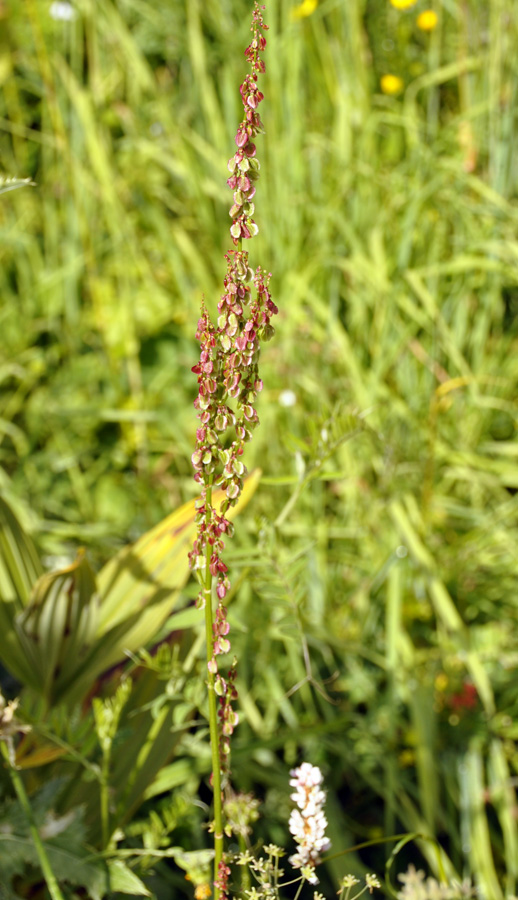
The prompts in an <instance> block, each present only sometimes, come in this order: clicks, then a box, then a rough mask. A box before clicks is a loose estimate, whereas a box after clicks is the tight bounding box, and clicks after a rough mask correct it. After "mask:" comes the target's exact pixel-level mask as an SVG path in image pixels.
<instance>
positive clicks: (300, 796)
mask: <svg viewBox="0 0 518 900" xmlns="http://www.w3.org/2000/svg"><path fill="white" fill-rule="evenodd" d="M290 775H291V776H292V777H291V779H290V785H291V786H292V787H294V788H295V791H294V792H293V794H291V799H292V800H293V801H294V802H295V803H296V804H297V807H298V809H294V810H293V811H292V813H291V816H290V821H289V829H290V831H291V833H292V835H293V837H294V838H295V841H296V843H297V845H298V849H297V852H296V853H295V854H294V855H293V856H290V858H289V860H290V863H291V865H292V866H294V867H295V868H297V869H302V868H305V867H307V866H315V865H316V864H317V863H319V862H320V853H322V852H323V851H325V850H328V849H329V847H330V846H331V842H330V840H329V839H328V838H326V836H325V830H326V828H327V819H326V817H325V814H324V809H323V807H324V802H325V799H326V795H325V792H324V791H323V790H322V788H321V787H320V785H321V784H322V781H323V777H322V772H321V771H320V769H319V768H318V766H312V765H311V763H306V762H305V763H302V765H301V766H299V767H298V769H292V771H291V772H290ZM308 881H310V882H311V883H312V884H316V883H317V879H316V878H308Z"/></svg>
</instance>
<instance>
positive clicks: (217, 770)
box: [203, 487, 223, 900]
mask: <svg viewBox="0 0 518 900" xmlns="http://www.w3.org/2000/svg"><path fill="white" fill-rule="evenodd" d="M211 505H212V488H211V487H207V497H206V503H205V506H206V509H207V520H208V521H209V520H210V509H211ZM210 557H211V546H210V544H209V543H208V542H207V549H206V551H205V588H204V591H203V593H204V597H205V643H206V648H207V662H208V663H209V662H210V661H211V659H212V655H213V634H212V574H211V571H210ZM214 681H215V678H214V673H213V672H211V671H210V669H209V670H208V683H207V684H208V690H209V726H210V747H211V753H212V790H213V793H214V881H215V882H217V880H218V874H219V864H220V862H221V860H222V859H223V807H222V801H221V763H220V758H219V729H218V710H217V703H216V691H215V689H214ZM219 893H220V892H219V890H218V888H217V887H215V889H214V898H215V900H218V898H219Z"/></svg>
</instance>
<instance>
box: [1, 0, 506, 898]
mask: <svg viewBox="0 0 518 900" xmlns="http://www.w3.org/2000/svg"><path fill="white" fill-rule="evenodd" d="M270 7H271V8H270ZM403 7H408V8H403ZM77 8H78V10H79V15H78V16H77V17H76V19H75V20H74V21H73V22H63V21H55V20H52V19H51V18H50V17H49V15H48V4H47V3H44V2H42V0H30V2H21V0H14V2H12V3H10V4H9V9H8V12H7V13H6V14H4V15H5V18H4V22H3V24H4V25H5V27H6V29H7V34H8V37H9V43H8V47H9V49H8V50H7V51H6V52H5V55H4V57H3V58H4V63H3V66H4V68H3V69H1V70H0V77H1V78H2V79H3V81H2V96H1V100H0V103H1V106H0V128H1V129H2V132H3V138H2V141H1V142H0V163H1V167H2V170H3V171H4V172H5V173H6V175H10V176H15V177H19V178H25V177H29V178H32V179H33V180H34V181H35V182H36V187H35V188H26V189H25V188H24V189H22V190H18V191H16V192H13V193H8V194H6V195H5V196H2V198H1V201H2V202H1V204H0V232H1V246H2V266H1V267H0V273H1V274H0V278H1V282H0V284H1V291H2V305H1V308H0V322H1V323H2V354H1V357H0V378H1V382H0V386H1V393H0V441H1V442H0V463H1V465H2V470H1V476H0V477H1V486H2V489H3V491H5V493H6V494H7V495H8V496H9V497H10V498H12V499H14V500H15V502H16V503H18V504H19V506H20V507H22V508H25V509H26V513H27V514H28V515H30V517H31V518H32V523H33V526H34V527H35V528H36V530H37V531H38V532H39V535H40V538H41V541H42V543H43V544H44V546H45V548H46V549H47V551H48V552H49V553H50V554H52V553H61V552H63V549H64V548H65V549H67V548H68V547H70V545H71V544H77V543H79V542H80V543H82V544H87V545H89V546H91V548H92V552H93V553H94V554H95V555H96V556H97V557H98V558H102V559H104V558H106V557H107V556H108V552H107V547H108V545H109V544H112V543H114V542H117V541H120V540H122V539H123V538H124V537H126V536H127V535H130V536H135V535H136V534H138V533H140V532H142V531H143V530H144V529H145V528H146V527H148V526H149V525H151V524H152V523H154V522H156V521H158V519H159V518H160V517H161V516H162V515H164V514H165V513H166V512H167V511H169V509H170V508H171V507H172V506H174V505H177V504H178V503H179V502H180V501H181V500H183V499H186V498H187V497H189V496H192V495H193V493H194V485H193V484H192V481H191V468H190V462H189V459H190V454H191V452H192V443H193V436H194V431H195V417H194V413H193V411H192V409H191V403H192V399H193V398H194V394H195V384H194V381H193V377H192V376H191V373H190V367H191V365H192V364H193V363H194V362H195V357H196V347H195V343H194V340H193V335H194V331H195V325H196V320H197V317H198V310H199V303H200V298H201V296H202V295H203V294H204V295H205V297H206V298H207V302H208V304H209V305H212V306H213V307H214V306H215V303H216V300H217V297H218V295H219V292H220V283H221V278H222V271H221V267H220V262H219V261H220V259H221V251H222V250H223V249H225V248H224V246H223V237H222V236H223V235H224V234H225V233H226V232H227V231H228V225H229V221H230V220H229V218H228V200H227V198H226V189H225V178H226V161H227V158H228V157H229V156H230V155H231V153H232V140H233V129H235V122H236V116H237V104H236V98H235V90H236V86H237V85H238V84H239V77H240V73H239V71H238V65H239V55H240V52H241V51H240V49H239V50H237V48H241V47H242V46H244V38H246V37H247V15H246V14H245V11H246V10H247V9H248V4H247V3H245V2H238V0H233V2H231V0H226V2H221V3H220V2H206V3H201V2H200V0H188V2H187V0H186V2H185V3H180V2H174V0H170V2H164V3H161V4H156V5H155V4H149V3H139V2H137V0H120V2H118V3H116V4H115V3H111V2H108V0H97V2H95V3H94V2H93V0H82V2H81V3H78V4H77ZM427 11H428V12H430V11H431V12H433V13H434V14H435V15H436V17H437V21H436V25H435V27H434V28H433V29H430V30H429V31H426V30H423V24H422V23H423V21H426V20H423V18H422V17H423V16H424V15H425V13H426V12H427ZM266 15H267V20H268V21H269V22H270V26H271V28H270V33H269V43H268V51H267V53H268V54H269V59H268V69H267V76H266V83H267V86H266V88H265V93H266V92H267V94H268V98H269V99H268V108H267V109H266V110H265V113H264V124H265V128H266V136H265V139H264V147H265V150H264V153H263V154H262V161H263V167H264V178H263V179H262V182H261V196H260V198H258V203H257V209H256V213H257V215H256V219H257V222H258V224H259V228H260V235H259V237H258V239H257V240H258V242H259V246H258V250H257V254H258V256H259V257H260V258H264V259H269V260H271V261H272V262H271V268H272V272H273V273H274V276H273V279H272V289H273V293H274V297H275V300H276V302H277V303H278V305H279V307H280V310H281V316H280V322H279V324H278V326H277V341H276V343H275V345H274V344H273V343H272V345H271V347H270V346H269V347H268V349H267V352H266V353H265V355H264V366H265V376H264V380H265V383H266V384H267V385H268V386H269V387H268V390H267V391H266V392H265V396H263V397H262V400H261V406H260V409H259V414H260V417H261V419H262V427H261V428H260V429H259V430H258V432H257V440H256V446H255V449H253V448H252V457H253V459H251V462H255V463H256V464H260V465H261V467H262V469H263V472H264V476H265V477H264V484H263V486H262V488H261V489H260V491H259V492H258V495H257V497H256V499H255V500H254V504H253V513H252V515H251V517H250V518H249V522H248V531H247V532H246V533H242V534H241V546H240V549H239V550H237V549H236V551H235V565H236V566H238V567H239V568H240V570H242V572H243V575H245V573H248V578H247V580H246V581H245V582H244V584H243V586H242V588H241V589H240V590H238V591H236V597H235V599H234V600H233V603H234V605H233V607H231V611H230V617H231V618H232V616H233V617H234V621H233V623H232V624H233V628H234V629H235V633H236V638H235V643H234V645H233V647H234V648H235V649H236V652H237V653H238V656H239V658H240V660H241V662H240V680H241V686H240V698H241V702H242V708H243V711H244V719H245V723H244V724H243V726H242V729H241V731H240V732H238V735H237V737H236V745H235V762H234V770H235V776H236V778H237V779H238V780H240V781H241V782H242V786H243V788H244V789H246V788H247V787H249V786H254V785H255V786H257V785H258V784H259V785H262V786H263V788H264V791H265V794H266V811H267V813H269V815H268V822H273V823H274V826H275V827H277V828H278V830H280V831H282V828H283V827H285V825H284V826H283V825H282V822H281V817H280V816H279V819H278V820H277V819H276V798H277V799H278V796H279V794H278V792H279V791H282V790H283V787H282V786H283V784H284V783H285V770H286V767H287V766H289V765H292V764H293V763H294V762H295V761H296V760H297V759H298V748H299V747H300V746H302V747H303V748H304V752H305V754H306V756H307V757H308V758H311V759H312V760H313V762H314V763H315V764H318V765H321V766H322V767H323V768H324V769H326V768H327V771H326V775H328V777H329V787H330V788H333V789H334V790H336V792H337V796H338V798H339V799H338V800H336V801H333V800H331V801H330V803H331V806H330V810H329V818H330V824H331V831H332V835H331V836H332V839H333V844H334V846H335V847H337V846H338V845H339V844H340V841H342V842H343V840H344V836H348V838H349V837H350V843H351V844H354V843H356V842H357V841H358V840H360V839H363V838H364V837H367V838H368V837H369V836H372V835H375V834H377V833H379V830H380V829H381V830H384V831H385V832H387V831H397V830H398V829H399V828H401V827H403V828H405V829H408V830H414V831H421V832H422V833H425V834H430V835H434V836H437V837H438V838H439V839H440V841H441V844H442V845H443V847H444V864H445V866H446V867H447V868H448V869H449V872H450V874H451V873H455V872H457V873H459V874H460V873H462V872H463V871H464V869H465V867H467V868H469V869H470V870H471V871H472V872H473V873H474V875H475V877H476V879H477V882H478V883H479V885H480V886H481V888H482V891H483V896H484V895H485V896H486V897H487V898H488V900H498V898H499V897H503V896H505V895H506V894H507V893H512V892H514V891H515V890H516V886H515V882H514V879H515V878H516V876H517V875H518V873H517V871H516V868H517V866H516V860H517V858H518V856H517V854H516V846H517V841H518V836H517V832H516V822H515V817H514V803H515V795H514V787H513V785H514V781H513V779H514V778H515V776H516V772H517V769H518V756H517V754H516V750H515V745H514V739H515V732H514V724H513V723H514V720H515V718H516V713H517V712H518V710H517V709H516V699H515V693H516V692H515V691H514V688H513V685H512V675H511V673H512V671H513V670H514V667H515V664H516V653H517V651H518V647H517V643H516V630H517V629H516V625H517V621H516V620H517V609H516V596H515V594H516V588H515V586H516V576H517V574H518V572H517V562H516V549H515V548H516V545H517V540H518V508H517V505H518V501H517V500H516V497H517V494H516V491H517V490H518V475H517V451H516V428H517V413H518V410H517V405H516V383H517V377H518V362H517V360H518V353H517V349H518V348H517V334H518V276H517V266H516V263H517V257H518V250H517V243H516V226H517V223H518V206H517V204H516V199H517V197H516V183H517V176H518V169H517V167H518V162H517V158H516V154H513V150H512V148H513V146H515V144H516V139H517V135H516V121H515V112H514V111H515V109H516V100H517V96H516V95H517V87H516V86H517V84H518V79H517V77H516V76H517V72H516V66H517V63H516V53H515V52H514V51H515V48H516V46H517V44H518V33H517V32H518V25H517V22H516V15H515V13H514V6H513V4H512V3H511V0H499V2H495V3H490V4H481V3H477V2H475V0H470V2H469V3H460V2H456V0H448V2H446V0H444V2H443V3H439V2H435V3H429V4H425V3H423V2H417V3H414V4H409V3H404V4H403V3H400V4H398V3H396V2H392V3H389V2H388V0H387V2H384V0H383V2H382V0H376V2H374V0H367V2H360V0H349V2H347V3H341V2H338V0H321V2H319V3H318V4H312V3H311V4H310V3H308V2H306V3H304V4H297V3H290V2H287V0H280V2H278V3H275V4H274V3H271V4H269V5H268V9H267V13H266ZM419 21H421V25H420V24H419ZM427 21H428V23H430V22H431V19H430V17H429V18H428V20H427ZM387 76H391V77H392V78H394V79H398V80H397V82H392V86H394V84H395V83H396V84H397V87H398V90H397V91H396V90H389V89H387V84H389V83H388V82H387V81H386V80H385V82H384V81H383V79H386V78H387ZM384 85H385V87H384ZM286 390H290V391H292V392H293V395H294V397H295V403H294V405H291V406H284V405H283V404H282V402H281V394H282V392H283V391H286ZM290 402H291V401H290ZM352 431H354V432H355V436H354V437H353V438H351V439H350V440H345V437H346V436H347V435H348V434H349V433H350V432H352ZM254 454H255V457H254ZM299 484H300V486H301V489H300V491H299V490H298V488H297V485H299ZM293 492H296V496H294V498H293V503H290V497H291V495H292V493H293ZM286 503H290V506H289V508H288V511H287V513H286V514H284V513H283V512H282V510H283V508H284V504H286ZM29 510H30V513H29V512H28V511H29ZM254 517H255V518H254ZM276 519H278V520H280V521H278V524H277V526H276V527H274V526H273V525H272V523H273V522H274V521H275V520H276ZM258 533H260V541H259V551H257V542H258V537H257V535H258ZM238 581H239V579H238V578H236V579H235V582H236V584H237V583H238ZM308 659H310V660H311V668H309V665H308ZM437 679H439V681H437ZM444 679H446V680H444ZM437 684H439V685H443V688H442V689H439V688H438V687H437ZM466 684H468V685H474V686H475V688H476V706H475V707H474V708H472V709H471V708H469V709H464V708H462V705H461V706H460V708H459V709H456V708H455V703H453V706H452V702H453V701H452V699H451V698H452V697H456V696H458V695H461V696H462V690H463V687H464V686H465V685H466ZM329 699H331V701H332V702H329ZM283 767H284V769H283ZM279 768H280V770H279ZM276 792H277V793H276ZM483 798H489V799H488V800H487V803H488V804H489V805H490V807H489V806H487V805H486V806H485V805H484V803H483ZM488 810H489V814H488ZM259 827H262V826H259ZM264 830H265V833H266V832H268V827H267V826H265V829H264ZM270 839H275V836H272V835H270ZM421 849H422V852H423V853H424V854H425V856H426V858H427V860H428V862H429V865H430V866H432V867H435V866H436V864H437V861H436V854H435V851H434V849H433V847H432V845H430V844H424V843H423V845H422V847H421ZM368 862H369V858H367V859H365V857H361V855H356V856H355V858H354V865H353V866H352V868H351V860H350V859H347V862H342V861H341V860H335V861H334V862H333V864H330V872H331V874H332V875H333V876H336V877H337V878H338V877H340V876H341V875H343V874H344V873H345V872H346V871H354V872H356V873H360V872H361V871H363V870H362V865H363V864H364V863H365V864H367V865H368ZM505 879H506V880H505ZM499 881H500V883H501V884H502V885H503V887H502V888H500V887H499V886H498V882H499ZM484 892H485V894H484Z"/></svg>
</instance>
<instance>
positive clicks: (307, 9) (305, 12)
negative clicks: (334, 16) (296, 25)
mask: <svg viewBox="0 0 518 900" xmlns="http://www.w3.org/2000/svg"><path fill="white" fill-rule="evenodd" d="M317 6H318V0H302V3H300V4H299V5H298V6H295V8H294V9H292V11H291V18H292V19H305V18H307V16H310V15H311V13H314V12H315V10H316V8H317Z"/></svg>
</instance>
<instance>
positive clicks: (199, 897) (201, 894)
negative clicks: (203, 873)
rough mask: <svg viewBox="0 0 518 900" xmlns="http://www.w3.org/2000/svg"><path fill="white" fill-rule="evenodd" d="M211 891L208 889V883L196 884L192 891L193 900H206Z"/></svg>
mask: <svg viewBox="0 0 518 900" xmlns="http://www.w3.org/2000/svg"><path fill="white" fill-rule="evenodd" d="M211 894H212V891H211V889H210V885H208V884H206V883H205V884H198V885H196V890H195V891H194V897H195V900H207V898H208V897H210V896H211Z"/></svg>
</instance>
